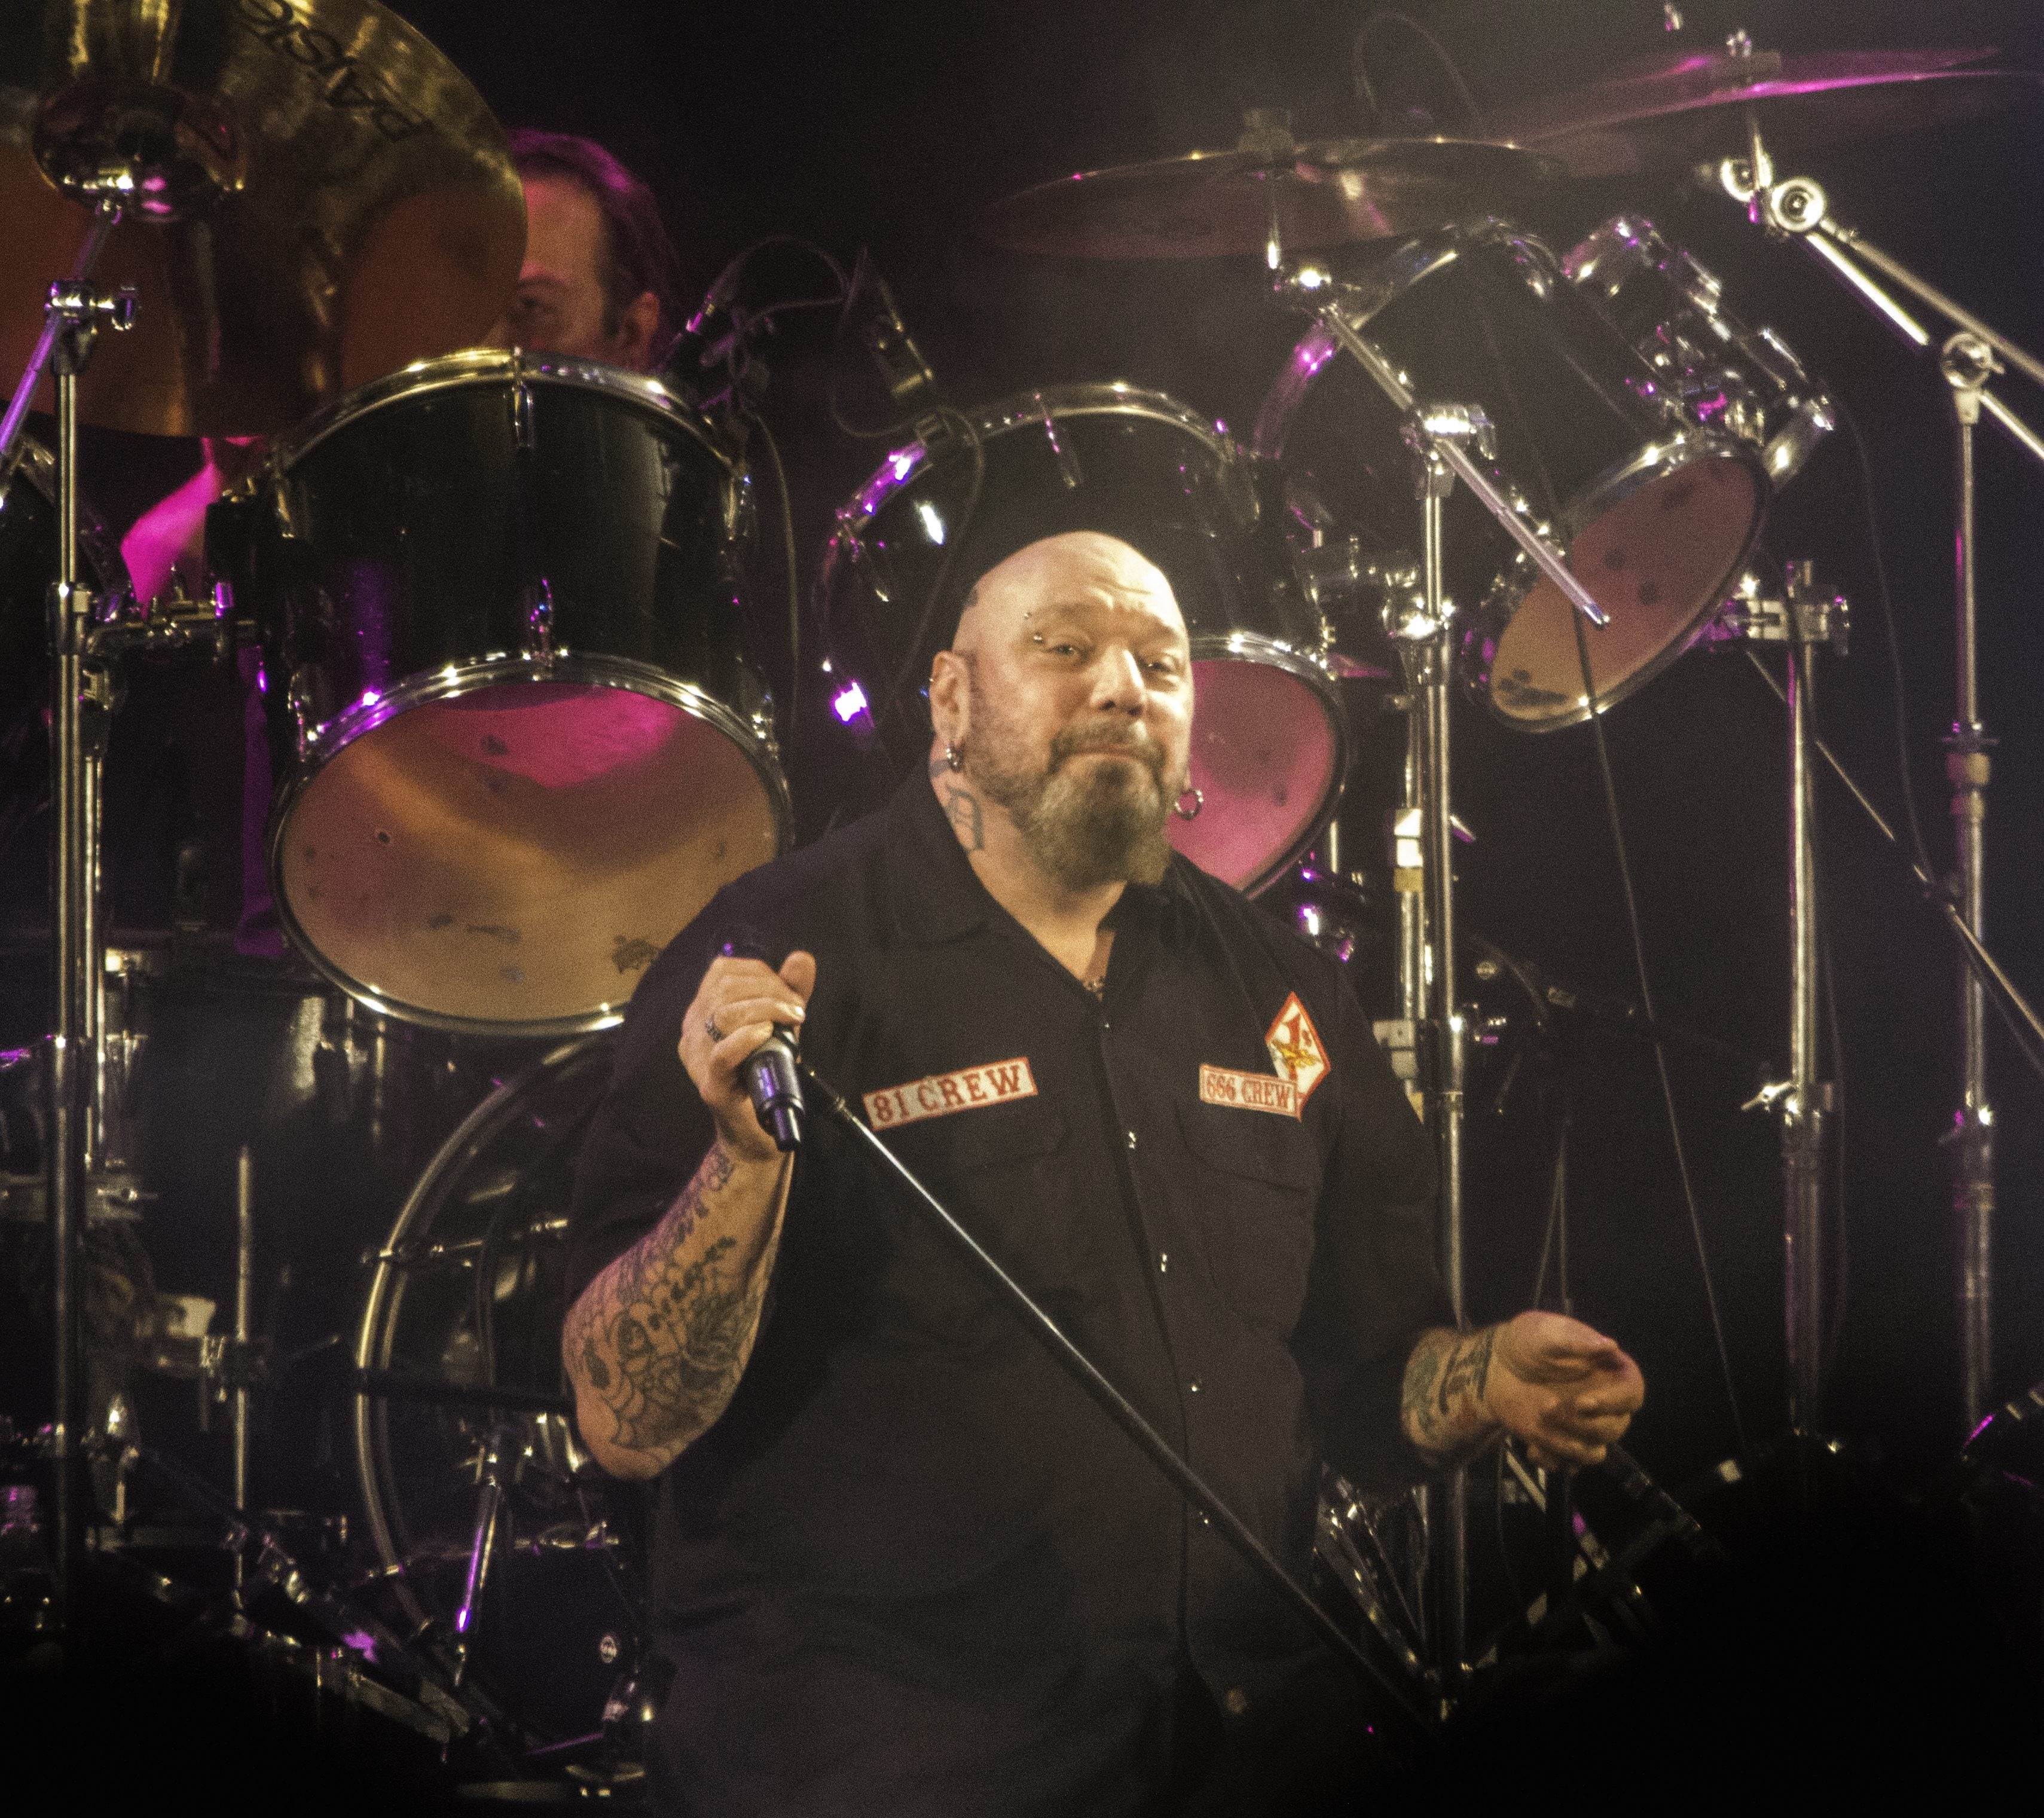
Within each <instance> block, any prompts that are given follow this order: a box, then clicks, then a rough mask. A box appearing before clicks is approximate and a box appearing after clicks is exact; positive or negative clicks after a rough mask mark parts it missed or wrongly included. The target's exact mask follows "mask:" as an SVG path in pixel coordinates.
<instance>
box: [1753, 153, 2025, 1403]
mask: <svg viewBox="0 0 2044 1818" xmlns="http://www.w3.org/2000/svg"><path fill="white" fill-rule="evenodd" d="M1748 140H1749V152H1748V155H1747V156H1746V158H1745V159H1743V160H1742V159H1727V160H1724V161H1723V162H1722V163H1720V164H1719V165H1718V166H1717V167H1716V169H1715V179H1716V181H1717V183H1718V184H1719V187H1720V188H1722V189H1723V190H1724V192H1725V193H1726V194H1727V195H1729V196H1731V198H1732V199H1733V200H1734V201H1735V202H1739V203H1740V204H1741V205H1742V206H1743V207H1744V208H1745V209H1746V215H1747V218H1748V219H1749V220H1750V221H1753V222H1754V224H1755V225H1758V226H1760V227H1762V228H1763V229H1765V230H1766V231H1767V232H1768V233H1769V234H1771V235H1773V236H1776V237H1777V238H1792V239H1794V240H1797V241H1798V242H1800V244H1802V245H1803V246H1804V247H1805V248H1808V251H1809V252H1810V253H1811V254H1812V256H1813V257H1815V259H1817V260H1818V261H1819V263H1821V264H1822V265H1823V267H1825V269H1826V270H1827V271H1829V272H1830V273H1831V275H1832V276H1834V277H1835V278H1836V279H1838V280H1839V281H1840V282H1841V283H1843V284H1844V285H1845V286H1846V288H1847V289H1848V290H1850V292H1851V293H1852V294H1853V295H1854V297H1856V298H1858V300H1859V301H1860V302H1861V303H1862V304H1864V305H1865V306H1866V307H1867V308H1868V309H1870V310H1872V311H1873V313H1875V314H1876V315H1877V317H1880V319H1881V321H1884V322H1885V323H1886V324H1887V325H1888V327H1889V328H1890V329H1892V330H1893V331H1894V332H1896V333H1897V334H1898V335H1900V336H1901V337H1902V339H1903V340H1904V341H1905V342H1907V343H1908V344H1910V345H1911V346H1912V347H1915V348H1919V349H1920V350H1922V351H1923V352H1927V353H1928V352H1932V342H1931V331H1930V330H1929V329H1927V328H1925V327H1924V325H1923V324H1922V322H1920V321H1918V320H1917V318H1916V317H1915V315H1913V314H1912V313H1911V312H1910V310H1909V309H1907V308H1906V307H1904V305H1903V304H1902V303H1901V302H1899V301H1897V300H1896V298H1895V296H1894V295H1893V294H1892V292H1890V291H1889V290H1888V289H1886V288H1885V286H1883V285H1882V284H1881V283H1880V282H1879V281H1878V280H1877V279H1876V278H1875V277H1874V276H1873V273H1875V272H1878V273H1879V274H1880V275H1881V278H1885V279H1888V281H1889V282H1890V283H1892V284H1895V285H1896V286H1900V288H1901V289H1902V290H1905V291H1907V292H1908V293H1909V294H1910V295H1911V296H1912V297H1913V298H1915V299H1916V300H1917V301H1918V302H1920V303H1922V304H1923V305H1924V306H1927V308H1929V309H1932V310H1934V311H1935V312H1936V313H1938V314H1939V315H1942V316H1943V317H1946V319H1947V320H1948V321H1951V322H1953V323H1954V324H1955V325H1956V331H1955V332H1954V333H1953V334H1951V335H1950V336H1948V337H1947V338H1946V340H1944V341H1942V343H1940V344H1938V346H1937V348H1936V349H1935V356H1936V358H1937V360H1938V368H1939V370H1940V371H1942V373H1943V375H1944V376H1945V379H1946V384H1947V386H1948V387H1949V389H1950V396H1951V401H1952V419H1953V424H1954V431H1955V433H1956V436H1957V444H1958V479H1957V483H1956V488H1955V498H1954V515H1955V517H1956V519H1957V536H1956V546H1957V551H1958V564H1957V571H1956V575H1955V577H1954V578H1955V594H1956V599H1955V609H1954V634H1955V640H1956V643H1957V669H1958V701H1957V711H1956V713H1954V718H1953V724H1952V730H1951V733H1950V736H1949V737H1947V739H1946V741H1945V749H1946V758H1945V771H1946V777H1947V778H1948V779H1949V780H1950V783H1951V786H1952V818H1953V823H1954V827H1955V828H1956V829H1957V836H1956V844H1957V848H1958V851H1957V854H1956V857H1957V877H1956V889H1955V890H1954V894H1955V895H1956V896H1957V897H1958V909H1959V913H1960V917H1961V921H1963V922H1964V923H1965V928H1966V930H1967V932H1969V934H1970V935H1971V936H1973V943H1974V944H1976V945H1977V944H1978V943H1979V942H1980V941H1981V940H1982V939H1983V938H1984V934H1985V930H1986V914H1985V909H1986V895H1987V790H1988V779H1989V776H1990V774H1991V770H1992V761H1991V759H1990V757H1989V752H1990V751H1991V749H1992V746H1993V744H1994V740H1992V738H1991V737H1990V736H1988V730H1987V727H1986V724H1985V722H1984V721H1983V720H1982V718H1981V702H1980V660H1979V640H1978V617H1977V609H1976V602H1975V598H1974V590H1973V552H1974V538H1975V522H1974V518H1975V502H1974V494H1973V429H1974V427H1975V426H1976V425H1977V424H1978V423H1979V421H1980V419H1981V413H1982V412H1985V413H1986V414H1988V416H1990V417H1992V418H1993V419H1994V420H1995V421H1996V422H1997V423H1999V424H2000V425H2001V426H2002V428H2003V429H2005V430H2007V431H2008V433H2009V435H2010V436H2011V437H2012V438H2013V439H2014V440H2015V442H2016V443H2017V444H2019V446H2020V447H2021V448H2023V449H2024V450H2026V451H2027V452H2028V453H2029V454H2030V455H2031V456H2032V457H2034V459H2036V460H2038V462H2039V463H2044V436H2039V435H2038V432H2036V431H2035V430H2034V429H2031V426H2030V425H2028V424H2027V423H2025V422H2024V421H2023V419H2022V418H2021V417H2019V416H2017V415H2016V414H2015V412H2014V411H2013V410H2011V409H2009V407H2008V405H2006V404H2004V403H2003V402H2002V401H2001V400H2000V398H1997V397H1996V396H1995V394H1994V393H1993V392H1992V390H1990V389H1989V386H1988V381H1989V380H1990V379H1992V377H1993V375H1995V374H1996V373H1997V372H2000V371H2005V370H2006V369H2007V368H2008V367H2013V368H2014V369H2015V371H2018V372H2020V373H2022V374H2023V375H2024V376H2025V377H2026V378H2028V379H2033V380H2034V381H2036V382H2038V383H2039V384H2044V360H2039V359H2036V358H2035V357H2034V356H2032V355H2031V354H2028V353H2026V352H2024V351H2023V349H2022V348H2019V347H2018V346H2017V345H2016V344H2015V343H2014V342H2013V341H2011V340H2009V339H2008V336H2005V335H2002V334H1999V333H1997V332H1996V331H1995V330H1994V329H1992V328H1991V327H1989V326H1988V324H1987V323H1985V322H1984V321H1981V318H1980V317H1977V316H1976V315H1974V314H1973V313H1971V312H1970V311H1969V310H1967V309H1965V308H1963V307H1962V306H1961V305H1959V304H1958V303H1957V302H1954V301H1953V299H1952V298H1950V297H1948V296H1946V294H1944V293H1943V292H1942V290H1938V289H1937V288H1936V287H1935V286H1933V285H1931V284H1930V283H1927V282H1926V281H1925V280H1924V279H1921V278H1919V276H1917V275H1916V274H1915V272H1913V271H1911V270H1910V269H1909V267H1908V266H1906V265H1904V263H1902V261H1901V260H1900V259H1896V257H1894V256H1892V254H1890V253H1888V252H1883V251H1882V250H1881V248H1879V247H1877V246H1876V245H1874V244H1873V243H1872V242H1871V241H1870V240H1868V239H1866V237H1865V236H1864V235H1862V234H1861V233H1859V232H1858V230H1857V229H1854V228H1851V227H1848V226H1847V225H1846V224H1845V223H1843V222H1842V221H1839V220H1838V219H1837V218H1836V217H1835V216H1834V215H1832V213H1831V210H1830V204H1829V202H1828V200H1827V198H1826V196H1825V194H1824V192H1823V189H1822V187H1821V186H1819V185H1818V184H1816V183H1814V182H1812V180H1811V179H1808V177H1789V178H1786V179H1783V180H1781V181H1780V182H1776V181H1775V180H1774V173H1773V167H1772V165H1771V163H1769V159H1768V156H1767V152H1766V148H1765V146H1764V145H1763V144H1762V143H1761V140H1760V135H1759V130H1758V125H1749V129H1748ZM1958 998H1959V1036H1960V1063H1959V1103H1958V1107H1957V1108H1956V1109H1955V1111H1954V1115H1953V1128H1952V1130H1951V1132H1950V1135H1949V1136H1948V1137H1947V1138H1946V1141H1947V1142H1948V1143H1949V1144H1950V1148H1951V1151H1952V1173H1953V1190H1952V1203H1953V1212H1954V1216H1955V1218H1956V1219H1957V1221H1958V1249H1959V1265H1958V1310H1959V1334H1960V1346H1961V1359H1962V1363H1961V1401H1962V1403H1963V1405H1964V1413H1965V1421H1966V1424H1967V1426H1968V1427H1969V1428H1971V1427H1973V1426H1975V1425H1977V1424H1978V1423H1979V1421H1980V1420H1981V1417H1982V1416H1983V1415H1984V1413H1985V1412H1986V1410H1987V1408H1988V1405H1989V1403H1990V1402H1991V1401H1992V1398H1993V1392H1994V1299H1993V1297H1994V1263H1993V1235H1994V1210H1995V1184H1994V1110H1993V1107H1992V1104H1991V1103H1990V1102H1989V1100H1988V1079H1987V986H1986V983H1985V982H1984V980H1983V979H1982V978H1981V975H1980V973H1979V970H1978V969H1977V967H1973V966H1971V965H1968V966H1966V967H1962V968H1961V971H1960V974H1959V979H1958Z"/></svg>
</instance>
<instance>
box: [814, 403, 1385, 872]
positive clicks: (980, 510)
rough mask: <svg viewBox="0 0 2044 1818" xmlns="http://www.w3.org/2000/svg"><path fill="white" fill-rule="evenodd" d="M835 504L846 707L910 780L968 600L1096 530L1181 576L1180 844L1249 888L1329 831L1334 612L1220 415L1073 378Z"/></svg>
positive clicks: (915, 449)
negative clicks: (989, 575) (1055, 543)
mask: <svg viewBox="0 0 2044 1818" xmlns="http://www.w3.org/2000/svg"><path fill="white" fill-rule="evenodd" d="M941 421H942V422H943V429H942V430H941V432H939V431H938V430H937V429H930V430H929V431H928V432H926V433H925V434H924V436H920V437H919V438H918V439H917V440H915V441H913V442H911V443H909V444H906V445H905V447H902V448H897V449H896V450H895V451H894V452H893V454H891V455H889V456H888V457H887V459H886V460H885V461H883V462H882V463H881V465H880V467H879V470H878V471H877V472H876V473H874V475H873V477H872V478H871V479H869V480H868V481H867V482H866V484H865V486H863V487H862V488H861V489H860V490H859V492H858V493H857V494H855V496H854V497H853V498H852V499H851V501H850V502H849V503H847V505H844V506H843V508H841V509H840V511H839V513H838V516H837V528H836V533H835V534H834V535H833V536H832V538H831V540H830V544H829V547H828V549H826V551H825V552H824V561H823V567H822V571H821V573H820V575H819V577H818V580H817V601H818V611H819V616H820V621H821V629H822V633H823V639H824V648H825V650H826V651H828V656H827V657H826V659H825V660H824V668H825V670H826V672H827V674H828V678H829V680H830V682H831V686H832V707H833V709H835V711H836V715H837V717H838V718H839V719H840V721H843V722H845V723H847V724H856V723H859V716H860V713H861V711H862V709H867V710H870V715H871V717H872V719H871V721H868V722H866V723H868V724H870V723H873V722H874V721H877V723H878V730H879V732H880V735H881V736H882V738H883V739H884V740H886V741H887V742H888V744H889V756H890V759H892V763H893V768H894V769H895V770H896V771H897V773H901V774H906V773H907V772H908V771H911V770H915V769H920V767H922V765H923V763H924V760H925V759H926V757H927V755H928V748H929V721H928V717H927V715H926V714H925V713H924V712H923V711H922V704H921V702H920V699H919V698H918V695H917V690H919V689H920V687H921V686H922V685H923V684H924V682H927V681H928V677H929V673H930V659H931V658H932V656H933V655H935V653H936V651H938V650H939V649H941V648H943V647H944V645H945V644H947V642H948V641H949V639H950V635H951V628H952V624H953V622H954V621H955V618H956V616H957V613H958V609H959V605H960V604H961V603H962V601H963V598H964V596H965V594H966V590H967V589H968V588H970V586H971V585H972V584H973V582H975V581H976V580H978V578H979V576H980V575H981V574H982V573H984V572H985V570H986V569H987V568H989V567H992V566H993V563H995V562H997V561H999V560H1000V559H1001V558H1002V557H1003V556H1005V555H1008V554H1009V553H1010V552H1012V551H1014V550H1016V549H1019V548H1022V547H1023V546H1024V544H1028V543H1030V542H1032V541H1033V540H1035V539H1036V538H1038V537H1040V536H1054V535H1057V534H1058V533H1060V532H1066V531H1073V530H1099V531H1105V532H1108V533H1109V534H1111V535H1113V536H1119V537H1120V538H1122V539H1123V540H1125V541H1127V542H1128V543H1130V544H1133V545H1134V546H1135V548H1138V549H1139V550H1140V551H1141V552H1143V554H1144V555H1147V556H1148V557H1149V558H1150V559H1151V561H1153V562H1154V563H1156V565H1157V566H1158V567H1159V568H1161V569H1162V570H1163V571H1164V573H1165V574H1166V576H1168V577H1169V578H1170V582H1171V587H1172V590H1173V592H1174V594H1176V595H1177V598H1178V608H1179V610H1180V611H1181V613H1184V615H1185V628H1186V630H1187V631H1188V632H1189V633H1190V636H1191V640H1192V656H1193V689H1194V698H1193V737H1192V782H1193V787H1194V788H1196V789H1197V790H1199V791H1200V794H1201V808H1200V811H1199V813H1198V815H1197V817H1196V818H1195V819H1193V820H1191V821H1185V820H1181V819H1179V818H1178V817H1175V816H1174V817H1173V819H1172V821H1171V822H1170V838H1171V843H1172V844H1173V845H1174V846H1175V847H1176V848H1178V850H1179V851H1181V852H1182V853H1184V854H1185V856H1186V857H1187V858H1189V859H1191V860H1192V861H1193V863H1195V864H1197V865H1198V866H1200V867H1201V868H1202V869H1204V870H1205V871H1210V872H1212V874H1214V875H1215V876H1216V877H1217V878H1221V879H1223V880H1224V882H1228V883H1231V884H1233V885H1235V886H1237V887H1238V888H1239V889H1241V890H1248V891H1251V892H1254V891H1256V890H1261V889H1262V887H1263V886H1264V885H1266V883H1268V882H1270V880H1271V879H1272V878H1275V877H1277V876H1278V875H1279V874H1281V873H1282V872H1283V871H1284V870H1285V867H1287V866H1288V865H1289V864H1290V863H1292V861H1293V859H1296V858H1297V857H1298V855H1300V854H1301V852H1303V851H1305V849H1306V848H1308V846H1310V845H1311V844H1312V843H1313V841H1314V840H1315V839H1316V837H1318V836H1319V834H1320V830H1321V828H1324V827H1325V826H1326V824H1327V820H1328V817H1330V816H1331V814H1332V813H1334V810H1335V805H1336V803H1337V802H1338V801H1339V799H1340V797H1341V791H1342V785H1343V781H1344V779H1345V778H1346V777H1347V770H1348V732H1347V721H1346V719H1345V717H1344V716H1343V710H1342V705H1341V700H1340V697H1339V693H1338V691H1337V690H1336V687H1335V674H1334V671H1333V670H1332V668H1331V666H1330V663H1329V659H1328V656H1327V651H1328V648H1329V644H1330V642H1331V639H1330V636H1329V634H1328V631H1327V626H1326V624H1325V622H1324V621H1323V620H1322V618H1321V617H1320V613H1319V612H1318V611H1317V610H1316V609H1315V608H1313V607H1312V605H1309V604H1308V602H1306V600H1305V599H1304V598H1303V596H1302V595H1301V593H1300V591H1299V590H1298V589H1297V586H1295V585H1294V584H1293V580H1292V578H1291V571H1290V568H1289V555H1287V552H1285V548H1284V544H1283V541H1282V537H1281V532H1280V531H1279V529H1278V528H1277V526H1276V525H1275V524H1274V523H1273V522H1272V521H1270V516H1269V514H1266V513H1265V512H1264V511H1263V509H1262V503H1261V502H1260V500H1259V498H1258V484H1257V479H1256V475H1254V471H1252V470H1253V463H1252V462H1251V460H1250V459H1249V458H1248V457H1247V455H1245V454H1244V453H1243V451H1242V450H1241V449H1240V448H1238V447H1237V445H1236V444H1235V443H1233V442H1232V441H1231V440H1229V439H1228V436H1227V434H1226V432H1225V431H1224V429H1222V427H1221V426H1220V425H1218V424H1216V423H1213V422H1212V421H1205V420H1203V419H1201V417H1197V416H1196V415H1194V414H1193V412H1191V411H1190V410H1188V409H1186V408H1185V406H1184V405H1181V404H1179V403H1178V402H1175V401H1174V400H1173V399H1171V398H1166V397H1165V396H1163V395H1162V394H1160V393H1158V392H1154V391H1143V390H1137V389H1136V388H1135V387H1134V386H1128V385H1120V384H1112V385H1074V386H1058V387H1056V388H1054V389H1051V390H1044V391H1035V392H1030V393H1028V394H1024V395H1023V396H1021V397H1019V398H1009V399H1008V400H1007V401H1005V402H1003V403H1001V404H997V405H993V407H992V408H991V409H987V410H985V411H982V412H981V413H979V414H978V416H976V417H970V418H967V417H959V416H953V415H947V416H946V417H944V418H943V419H942V420H941Z"/></svg>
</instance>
